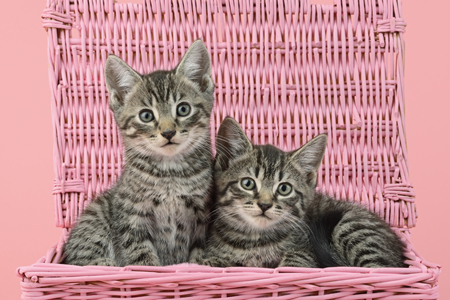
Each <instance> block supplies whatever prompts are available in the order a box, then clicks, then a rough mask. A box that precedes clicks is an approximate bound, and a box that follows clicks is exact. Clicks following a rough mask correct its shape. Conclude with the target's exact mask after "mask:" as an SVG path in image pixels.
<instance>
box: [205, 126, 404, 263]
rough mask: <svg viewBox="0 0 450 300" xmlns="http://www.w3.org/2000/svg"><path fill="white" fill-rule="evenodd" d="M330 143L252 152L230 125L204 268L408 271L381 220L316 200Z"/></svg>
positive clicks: (221, 142)
mask: <svg viewBox="0 0 450 300" xmlns="http://www.w3.org/2000/svg"><path fill="white" fill-rule="evenodd" d="M326 144H327V136H326V135H319V136H317V137H315V138H314V139H312V140H311V141H310V142H309V143H307V144H306V145H304V146H303V147H301V148H300V149H298V150H295V151H292V152H283V151H281V150H280V149H277V148H276V147H274V146H272V145H264V146H257V145H252V144H251V142H250V141H249V140H248V139H247V137H246V136H245V134H244V132H243V131H242V129H241V128H240V126H239V124H238V123H237V122H236V121H234V120H233V119H231V118H226V119H225V120H224V121H223V122H222V124H221V126H220V129H219V133H218V135H217V142H216V145H217V147H216V148H217V155H216V161H215V165H214V173H215V174H214V176H215V184H216V190H217V204H216V205H217V207H216V209H215V211H214V213H213V214H214V220H213V224H212V226H211V228H210V233H209V236H208V240H207V248H206V250H205V257H204V260H203V261H202V263H203V264H207V265H211V266H218V267H228V266H248V267H278V266H295V267H330V266H338V265H341V266H357V267H403V266H405V265H404V264H403V261H404V257H403V245H402V243H401V241H400V240H399V238H398V237H397V236H396V234H395V233H394V232H393V231H392V230H391V229H390V228H389V226H388V225H387V224H386V223H385V222H384V221H383V220H381V219H380V218H379V217H378V216H377V215H375V214H373V213H371V212H369V211H368V210H366V209H364V208H363V207H361V206H359V205H356V204H351V203H347V202H340V201H337V200H334V199H332V198H329V197H327V196H324V195H321V194H319V193H316V191H315V187H316V177H317V170H318V168H319V166H320V163H321V161H322V158H323V155H324V153H325V147H326Z"/></svg>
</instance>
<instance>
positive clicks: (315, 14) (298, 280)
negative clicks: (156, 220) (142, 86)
mask: <svg viewBox="0 0 450 300" xmlns="http://www.w3.org/2000/svg"><path fill="white" fill-rule="evenodd" d="M47 2H48V3H47V8H46V9H45V10H44V13H43V15H42V19H43V26H44V28H46V30H47V32H48V54H49V61H50V68H49V72H50V86H51V92H52V117H53V128H54V168H55V173H56V178H55V182H54V189H53V194H54V199H55V216H56V225H57V226H59V227H63V234H62V237H61V241H60V242H59V243H58V244H57V245H56V246H54V247H53V248H51V249H50V250H49V252H48V253H47V255H46V256H45V257H43V258H42V259H40V260H39V261H38V262H37V263H36V264H34V265H32V266H29V267H21V268H19V269H18V275H19V276H20V277H21V279H22V281H21V287H22V291H23V294H22V299H42V300H43V299H116V298H133V299H161V298H164V299H166V298H167V299H169V298H170V299H171V298H186V299H210V298H230V299H253V298H277V299H298V298H300V297H301V298H302V299H342V300H343V299H437V298H438V286H437V278H438V276H439V274H440V267H439V266H438V265H435V264H432V263H428V262H426V261H424V260H423V259H422V258H421V256H420V255H418V254H417V253H416V252H415V251H414V249H413V247H412V245H411V243H410V239H409V228H411V227H413V226H414V225H415V223H416V217H417V215H416V210H415V204H414V192H413V190H412V186H411V183H410V181H409V177H408V159H407V152H406V138H405V119H404V104H405V99H404V82H403V76H404V49H405V47H404V41H403V33H404V30H405V25H406V23H405V22H404V20H403V18H402V9H401V2H400V0H335V4H334V5H311V4H310V3H309V1H308V0H301V1H299V0H284V1H281V0H279V1H275V0H265V1H263V0H241V1H236V0H207V1H201V0H183V1H175V0H172V1H171V0H144V1H143V3H142V4H119V3H114V1H112V0H47ZM197 38H202V39H203V40H204V42H205V43H206V45H207V48H208V50H209V52H210V54H211V58H212V65H213V77H214V81H215V82H216V85H217V88H216V102H215V109H214V115H213V118H212V121H211V125H212V130H211V135H212V136H213V137H214V135H215V132H216V130H217V128H218V125H219V124H220V121H221V120H222V119H223V118H224V117H225V116H227V115H230V116H233V117H234V118H235V119H237V120H238V121H239V122H240V123H241V125H242V126H243V128H244V129H245V130H246V133H247V134H248V136H249V137H251V139H252V140H253V141H254V142H255V143H273V144H275V145H277V146H279V147H282V148H283V149H293V148H296V147H299V146H300V145H301V144H303V143H305V142H306V141H307V140H309V139H310V138H312V137H313V136H315V135H317V134H319V133H322V132H327V133H328V135H329V142H328V147H327V152H326V155H325V158H324V161H323V165H322V169H321V170H320V172H319V187H318V188H319V189H322V190H325V191H326V192H328V193H330V194H332V195H334V196H335V197H337V198H342V199H343V198H346V199H350V201H354V202H357V203H360V204H362V205H365V206H367V207H368V208H369V209H370V210H372V211H374V212H376V213H378V214H379V215H380V216H381V217H382V218H384V219H385V220H386V221H387V222H388V223H390V225H391V226H392V227H393V228H394V229H395V230H397V231H398V233H399V235H400V236H401V237H402V239H403V240H404V241H405V243H406V244H407V253H406V255H407V258H408V260H407V263H408V264H410V265H411V266H410V267H409V268H406V269H395V268H384V269H365V268H344V267H339V268H327V269H306V268H278V269H262V268H227V269H221V268H210V267H206V266H196V265H178V266H168V267H125V268H113V267H77V266H68V265H60V264H58V262H59V260H60V258H61V249H62V246H63V244H64V241H65V240H66V239H67V235H68V232H69V230H70V228H71V226H72V225H73V224H74V222H76V220H77V216H79V214H80V213H81V212H82V211H83V208H84V207H85V206H86V205H87V204H88V203H89V201H90V199H92V197H93V195H95V194H98V193H100V192H102V191H103V190H105V189H106V188H108V186H110V185H111V184H112V183H113V182H114V181H115V180H116V179H117V177H118V176H119V174H120V172H121V166H122V163H123V160H122V148H121V140H120V136H119V134H118V131H117V128H116V125H115V124H114V120H113V117H112V114H111V112H110V110H109V108H108V94H107V91H106V89H105V82H104V77H103V67H104V63H105V60H106V57H107V55H108V53H114V54H116V55H118V56H120V57H122V58H124V59H125V60H126V61H127V62H128V63H129V64H130V65H131V66H133V67H134V68H135V69H137V70H138V71H139V72H141V73H147V72H151V71H153V70H155V69H161V68H162V69H169V68H172V67H173V66H175V64H176V63H177V62H178V61H179V60H180V58H181V57H182V55H183V54H184V52H185V51H186V50H187V48H188V46H189V45H190V44H191V42H192V41H194V40H195V39H197Z"/></svg>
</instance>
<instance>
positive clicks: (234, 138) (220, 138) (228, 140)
mask: <svg viewBox="0 0 450 300" xmlns="http://www.w3.org/2000/svg"><path fill="white" fill-rule="evenodd" d="M252 150H253V145H252V143H251V142H250V140H249V139H248V138H247V136H246V135H245V133H244V131H243V130H242V128H241V126H239V123H238V122H236V120H235V119H233V118H230V117H227V118H225V120H223V121H222V124H220V128H219V132H218V133H217V137H216V151H217V153H216V161H215V168H216V169H217V170H222V171H225V170H226V169H228V167H229V162H230V160H232V159H235V158H237V157H239V156H241V155H244V154H245V153H248V152H250V151H252Z"/></svg>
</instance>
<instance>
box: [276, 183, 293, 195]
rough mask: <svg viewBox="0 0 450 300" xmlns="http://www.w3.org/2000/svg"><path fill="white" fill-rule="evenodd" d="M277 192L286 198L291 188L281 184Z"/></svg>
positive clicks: (287, 184) (288, 185)
mask: <svg viewBox="0 0 450 300" xmlns="http://www.w3.org/2000/svg"><path fill="white" fill-rule="evenodd" d="M277 191H278V193H279V194H280V195H282V196H287V195H289V194H290V193H291V192H292V186H291V185H290V184H289V183H281V184H280V185H279V186H278V189H277Z"/></svg>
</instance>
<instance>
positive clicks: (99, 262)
mask: <svg viewBox="0 0 450 300" xmlns="http://www.w3.org/2000/svg"><path fill="white" fill-rule="evenodd" d="M87 265H89V266H105V267H115V266H117V265H116V263H115V262H114V261H113V260H112V259H110V258H97V259H94V260H93V261H91V262H90V263H88V264H87Z"/></svg>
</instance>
